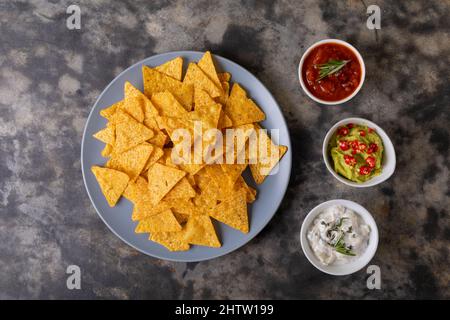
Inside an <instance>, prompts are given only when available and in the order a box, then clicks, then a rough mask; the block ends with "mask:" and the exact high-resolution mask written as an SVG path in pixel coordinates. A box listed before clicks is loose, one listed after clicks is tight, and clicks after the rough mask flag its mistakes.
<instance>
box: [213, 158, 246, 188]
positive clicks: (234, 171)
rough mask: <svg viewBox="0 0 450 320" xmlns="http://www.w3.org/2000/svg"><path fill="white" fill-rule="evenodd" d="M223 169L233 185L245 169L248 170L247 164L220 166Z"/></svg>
mask: <svg viewBox="0 0 450 320" xmlns="http://www.w3.org/2000/svg"><path fill="white" fill-rule="evenodd" d="M220 166H221V167H222V171H223V172H224V173H225V175H226V176H227V177H228V180H229V182H230V184H231V185H234V184H235V183H236V180H237V179H238V178H239V177H240V176H241V174H242V172H244V170H245V168H247V164H226V163H222V164H220Z"/></svg>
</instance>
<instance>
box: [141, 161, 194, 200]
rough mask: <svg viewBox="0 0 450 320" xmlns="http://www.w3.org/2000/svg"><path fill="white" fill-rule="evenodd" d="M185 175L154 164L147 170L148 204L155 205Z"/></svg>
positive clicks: (179, 171) (176, 170) (182, 172)
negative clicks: (149, 197)
mask: <svg viewBox="0 0 450 320" xmlns="http://www.w3.org/2000/svg"><path fill="white" fill-rule="evenodd" d="M185 175H186V172H184V171H181V170H178V169H175V168H171V167H168V166H164V165H162V164H160V163H155V164H154V165H153V166H152V167H150V169H148V189H149V190H150V194H151V199H150V203H151V204H153V205H156V204H157V203H158V202H159V201H160V200H161V199H162V198H163V197H164V196H165V195H166V194H167V193H168V192H169V191H170V190H171V189H172V188H173V187H174V186H175V185H176V184H177V182H178V181H180V180H181V179H182V178H183V177H184V176H185Z"/></svg>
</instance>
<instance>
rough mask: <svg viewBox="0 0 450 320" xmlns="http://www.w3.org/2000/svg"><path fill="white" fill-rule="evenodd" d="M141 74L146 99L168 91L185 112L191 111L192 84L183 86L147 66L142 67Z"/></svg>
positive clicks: (183, 84)
mask: <svg viewBox="0 0 450 320" xmlns="http://www.w3.org/2000/svg"><path fill="white" fill-rule="evenodd" d="M142 74H143V78H144V93H145V95H146V96H147V97H149V98H151V97H152V96H153V95H154V94H155V93H158V92H162V91H166V90H168V91H170V93H172V94H173V95H174V96H175V98H176V99H177V100H178V101H179V102H180V103H181V104H182V105H183V106H184V107H185V109H186V110H188V111H190V110H191V109H192V106H193V102H194V101H193V100H194V86H193V85H192V84H185V83H183V82H180V81H178V80H176V79H174V78H172V77H169V76H168V75H165V74H164V73H161V72H158V71H156V70H154V69H151V68H149V67H147V66H143V67H142Z"/></svg>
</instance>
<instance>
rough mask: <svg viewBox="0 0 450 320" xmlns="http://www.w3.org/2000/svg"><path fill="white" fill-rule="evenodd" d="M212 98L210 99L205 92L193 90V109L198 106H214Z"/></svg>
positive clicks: (198, 89) (197, 89)
mask: <svg viewBox="0 0 450 320" xmlns="http://www.w3.org/2000/svg"><path fill="white" fill-rule="evenodd" d="M215 103H216V102H215V101H214V99H213V98H211V97H210V96H209V94H208V92H206V91H205V90H203V89H201V88H199V87H197V88H195V89H194V105H195V108H197V107H199V106H210V105H212V104H215Z"/></svg>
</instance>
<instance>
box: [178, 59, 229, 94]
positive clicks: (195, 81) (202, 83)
mask: <svg viewBox="0 0 450 320" xmlns="http://www.w3.org/2000/svg"><path fill="white" fill-rule="evenodd" d="M183 82H184V83H187V84H192V85H193V86H195V88H201V89H203V90H205V91H206V92H207V93H208V94H209V95H210V96H211V97H212V98H215V97H219V96H220V95H221V94H222V86H220V88H219V87H217V86H216V84H215V83H214V82H213V81H212V80H211V79H210V78H209V77H208V76H207V75H206V74H205V73H204V72H203V71H202V69H200V68H199V67H198V66H197V65H196V64H195V63H189V67H188V69H187V71H186V75H185V76H184V80H183Z"/></svg>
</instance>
